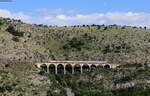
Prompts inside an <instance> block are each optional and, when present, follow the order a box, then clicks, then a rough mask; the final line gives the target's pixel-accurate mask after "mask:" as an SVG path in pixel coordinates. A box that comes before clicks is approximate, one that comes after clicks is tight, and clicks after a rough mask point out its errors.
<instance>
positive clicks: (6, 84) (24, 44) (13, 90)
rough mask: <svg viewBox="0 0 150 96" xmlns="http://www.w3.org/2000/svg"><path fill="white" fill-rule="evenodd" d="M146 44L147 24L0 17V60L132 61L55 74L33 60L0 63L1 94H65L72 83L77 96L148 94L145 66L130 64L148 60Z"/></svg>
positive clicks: (149, 35) (149, 43)
mask: <svg viewBox="0 0 150 96" xmlns="http://www.w3.org/2000/svg"><path fill="white" fill-rule="evenodd" d="M11 26H13V28H11ZM8 29H10V30H8ZM22 33H23V36H22V35H21V34H22ZM18 34H19V35H18ZM149 48H150V30H149V29H143V28H136V27H128V26H115V25H114V26H104V25H102V26H85V27H84V26H79V27H77V26H76V27H50V26H41V25H31V24H24V23H22V22H20V21H16V20H10V19H4V18H0V60H1V61H7V62H8V60H17V61H25V62H26V61H32V62H33V61H38V62H40V61H47V60H49V59H51V60H108V61H109V62H110V63H121V64H129V65H130V68H126V67H128V66H126V67H125V66H124V67H123V68H122V69H115V70H106V69H99V70H97V71H94V72H91V73H84V74H82V75H80V74H75V75H71V74H67V75H62V74H59V75H54V74H47V73H40V74H39V73H38V72H37V69H36V68H35V67H34V66H33V63H23V62H22V63H21V62H20V63H15V62H10V63H0V66H1V67H0V95H2V94H3V95H4V94H5V95H4V96H33V95H35V96H46V95H48V96H63V95H64V96H65V95H66V91H65V88H71V89H72V91H73V92H74V93H75V94H76V95H77V96H84V95H85V94H86V95H85V96H100V95H101V96H148V94H149V91H150V84H149V82H150V78H149V77H150V70H149V68H145V69H142V68H140V67H137V68H136V67H134V68H133V67H132V66H140V65H141V64H143V65H147V64H149V63H150V55H149V54H150V50H149ZM54 94H55V95H54Z"/></svg>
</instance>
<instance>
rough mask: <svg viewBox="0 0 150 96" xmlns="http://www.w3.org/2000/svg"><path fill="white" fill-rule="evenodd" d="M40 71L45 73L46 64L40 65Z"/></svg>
mask: <svg viewBox="0 0 150 96" xmlns="http://www.w3.org/2000/svg"><path fill="white" fill-rule="evenodd" d="M40 68H41V71H44V72H47V65H46V64H42V65H40Z"/></svg>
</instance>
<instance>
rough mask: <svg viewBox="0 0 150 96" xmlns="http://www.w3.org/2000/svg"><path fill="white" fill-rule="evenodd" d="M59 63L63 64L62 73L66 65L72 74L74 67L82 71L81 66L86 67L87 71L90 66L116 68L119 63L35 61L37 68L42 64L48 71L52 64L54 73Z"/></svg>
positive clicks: (40, 67)
mask: <svg viewBox="0 0 150 96" xmlns="http://www.w3.org/2000/svg"><path fill="white" fill-rule="evenodd" d="M60 65H61V66H63V72H64V74H66V68H67V66H70V67H71V72H72V74H73V73H74V72H75V68H76V67H78V68H79V69H80V72H81V73H83V67H88V69H89V71H91V69H92V67H95V68H96V67H102V68H116V67H118V66H119V64H108V63H107V62H106V61H49V62H48V63H36V66H37V67H38V68H39V69H42V66H45V67H46V71H47V72H48V73H49V72H50V71H51V70H50V67H51V66H53V67H54V70H55V74H58V66H60Z"/></svg>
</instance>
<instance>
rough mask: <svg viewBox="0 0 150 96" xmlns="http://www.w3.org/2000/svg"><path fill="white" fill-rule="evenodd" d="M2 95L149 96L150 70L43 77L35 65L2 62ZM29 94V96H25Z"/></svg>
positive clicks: (106, 70)
mask: <svg viewBox="0 0 150 96" xmlns="http://www.w3.org/2000/svg"><path fill="white" fill-rule="evenodd" d="M0 65H1V67H0V95H2V94H3V95H4V96H33V95H36V96H67V94H66V92H67V91H66V88H69V89H71V90H72V92H73V93H74V94H75V95H76V96H149V94H150V83H149V81H150V69H149V68H147V67H146V66H145V67H144V68H143V67H139V66H138V67H136V66H126V67H125V66H120V68H118V69H103V68H99V69H96V70H94V71H93V72H90V73H89V72H84V73H83V74H79V73H75V74H73V75H72V74H71V73H68V72H67V74H66V75H64V74H58V75H55V74H50V73H46V72H44V73H43V74H40V72H39V71H38V70H37V68H36V67H35V66H34V65H33V64H32V63H24V62H20V63H17V62H16V63H15V62H8V63H0ZM25 94H26V95H25Z"/></svg>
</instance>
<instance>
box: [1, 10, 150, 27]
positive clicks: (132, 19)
mask: <svg viewBox="0 0 150 96" xmlns="http://www.w3.org/2000/svg"><path fill="white" fill-rule="evenodd" d="M43 10H46V9H43ZM55 11H56V13H57V14H55V15H54V13H55ZM62 11H63V12H62ZM46 12H47V11H45V13H46ZM70 12H71V11H70ZM72 12H73V11H72ZM39 14H40V15H39V16H36V15H34V12H33V13H32V15H28V14H25V13H23V12H17V13H12V12H10V11H9V10H4V9H0V16H1V17H6V18H8V17H9V18H14V19H21V20H22V21H24V22H26V23H37V24H48V25H59V26H62V25H79V24H107V25H109V24H117V25H130V26H147V27H149V28H150V13H144V12H143V13H142V12H141V13H134V12H108V13H96V14H86V15H84V14H74V15H69V14H65V12H64V10H63V9H59V10H58V9H57V10H53V11H51V12H49V11H48V12H47V14H43V13H40V12H39ZM41 14H43V15H41Z"/></svg>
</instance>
